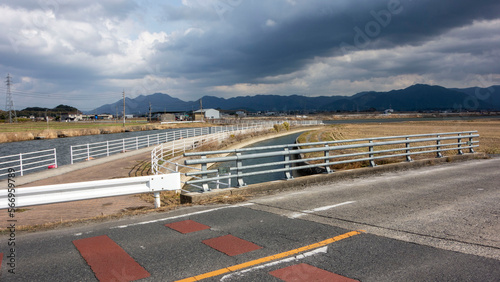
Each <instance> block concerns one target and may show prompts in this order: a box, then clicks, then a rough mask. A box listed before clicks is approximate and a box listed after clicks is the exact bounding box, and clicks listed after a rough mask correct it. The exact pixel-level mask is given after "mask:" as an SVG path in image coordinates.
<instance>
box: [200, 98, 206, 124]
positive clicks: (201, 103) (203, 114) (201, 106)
mask: <svg viewBox="0 0 500 282" xmlns="http://www.w3.org/2000/svg"><path fill="white" fill-rule="evenodd" d="M200 111H201V122H203V118H204V117H205V113H204V112H203V102H202V101H201V98H200Z"/></svg>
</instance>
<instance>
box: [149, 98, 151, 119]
mask: <svg viewBox="0 0 500 282" xmlns="http://www.w3.org/2000/svg"><path fill="white" fill-rule="evenodd" d="M149 122H151V102H149Z"/></svg>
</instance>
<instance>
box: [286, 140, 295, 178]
mask: <svg viewBox="0 0 500 282" xmlns="http://www.w3.org/2000/svg"><path fill="white" fill-rule="evenodd" d="M285 153H286V154H285V168H286V169H290V150H289V149H288V148H285ZM285 177H286V180H290V179H293V176H292V174H291V173H290V170H287V171H285Z"/></svg>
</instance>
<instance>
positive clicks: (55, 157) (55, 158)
mask: <svg viewBox="0 0 500 282" xmlns="http://www.w3.org/2000/svg"><path fill="white" fill-rule="evenodd" d="M54 165H55V166H56V168H57V151H56V148H54Z"/></svg>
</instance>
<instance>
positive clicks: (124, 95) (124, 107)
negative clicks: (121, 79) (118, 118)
mask: <svg viewBox="0 0 500 282" xmlns="http://www.w3.org/2000/svg"><path fill="white" fill-rule="evenodd" d="M123 127H125V89H123Z"/></svg>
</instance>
